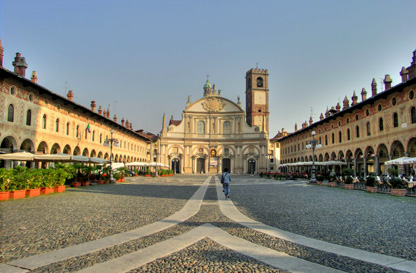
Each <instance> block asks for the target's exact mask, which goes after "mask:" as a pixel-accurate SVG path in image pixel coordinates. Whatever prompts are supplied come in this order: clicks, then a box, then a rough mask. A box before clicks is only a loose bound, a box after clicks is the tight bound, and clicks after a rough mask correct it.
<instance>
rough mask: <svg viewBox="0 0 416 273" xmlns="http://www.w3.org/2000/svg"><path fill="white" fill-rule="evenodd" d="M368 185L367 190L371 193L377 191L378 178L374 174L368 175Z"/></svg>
mask: <svg viewBox="0 0 416 273" xmlns="http://www.w3.org/2000/svg"><path fill="white" fill-rule="evenodd" d="M365 185H366V191H367V192H371V193H376V192H377V185H376V178H375V177H374V176H372V175H370V176H368V177H367V180H366V182H365Z"/></svg>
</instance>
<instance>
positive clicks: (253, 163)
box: [248, 158, 256, 174]
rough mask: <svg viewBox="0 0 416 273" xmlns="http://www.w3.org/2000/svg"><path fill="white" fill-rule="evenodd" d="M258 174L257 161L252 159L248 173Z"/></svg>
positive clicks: (249, 161) (249, 162)
mask: <svg viewBox="0 0 416 273" xmlns="http://www.w3.org/2000/svg"><path fill="white" fill-rule="evenodd" d="M255 172H256V161H255V160H254V159H252V158H250V159H249V160H248V173H249V174H254V173H255Z"/></svg>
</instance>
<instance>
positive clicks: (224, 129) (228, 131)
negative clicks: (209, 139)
mask: <svg viewBox="0 0 416 273" xmlns="http://www.w3.org/2000/svg"><path fill="white" fill-rule="evenodd" d="M222 133H223V134H224V135H229V134H231V123H230V122H229V121H225V122H224V124H223V125H222Z"/></svg>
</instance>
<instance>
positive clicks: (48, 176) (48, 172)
mask: <svg viewBox="0 0 416 273" xmlns="http://www.w3.org/2000/svg"><path fill="white" fill-rule="evenodd" d="M39 171H41V174H42V181H41V189H40V193H41V194H49V193H53V192H54V188H55V170H54V169H40V170H39Z"/></svg>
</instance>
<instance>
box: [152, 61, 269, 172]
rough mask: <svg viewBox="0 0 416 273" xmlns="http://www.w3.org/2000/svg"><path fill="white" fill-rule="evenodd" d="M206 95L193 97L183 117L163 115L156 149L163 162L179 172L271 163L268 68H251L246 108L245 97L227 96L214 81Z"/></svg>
mask: <svg viewBox="0 0 416 273" xmlns="http://www.w3.org/2000/svg"><path fill="white" fill-rule="evenodd" d="M203 90H204V93H203V97H202V98H200V99H199V100H197V101H195V102H191V101H190V98H189V97H188V102H187V106H186V108H185V110H184V111H183V113H182V120H173V118H172V119H171V120H170V122H169V125H168V126H167V125H166V117H165V116H163V125H162V132H161V136H160V138H159V140H158V143H157V145H156V149H155V151H154V152H155V153H156V154H157V155H158V156H159V157H160V158H159V159H158V161H159V162H161V163H163V164H166V165H169V167H170V168H172V169H173V170H174V171H175V172H176V173H184V174H198V173H209V174H217V173H221V172H222V171H223V170H224V169H225V168H228V169H229V170H230V172H231V173H237V174H242V173H245V174H255V173H259V172H265V171H267V169H268V168H269V166H268V164H269V161H268V157H267V155H268V126H269V112H268V111H269V99H268V98H269V95H268V92H269V89H268V71H267V70H265V69H258V68H256V69H250V70H249V71H248V72H247V73H246V111H244V110H243V108H242V105H241V102H240V98H238V101H237V102H233V101H231V100H229V99H227V98H224V97H222V95H221V90H218V91H217V90H216V89H215V84H214V85H211V84H210V82H209V81H208V80H207V82H206V83H205V85H204V88H203Z"/></svg>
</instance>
